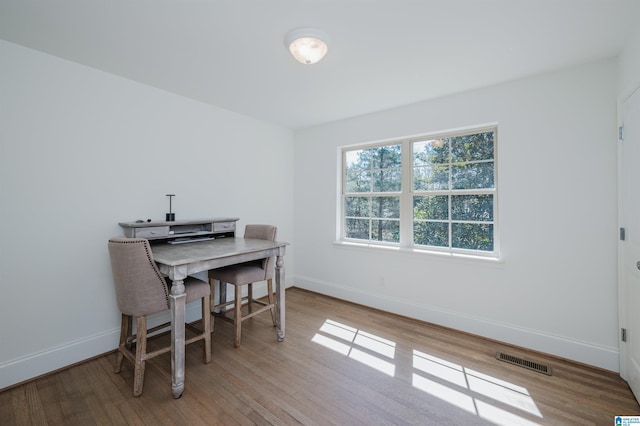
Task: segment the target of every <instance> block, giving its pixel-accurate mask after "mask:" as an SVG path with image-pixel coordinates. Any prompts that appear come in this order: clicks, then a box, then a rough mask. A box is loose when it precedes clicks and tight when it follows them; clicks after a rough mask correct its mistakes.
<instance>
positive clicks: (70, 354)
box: [0, 302, 201, 390]
mask: <svg viewBox="0 0 640 426" xmlns="http://www.w3.org/2000/svg"><path fill="white" fill-rule="evenodd" d="M200 306H201V305H200V302H192V303H190V304H188V305H187V309H186V312H185V317H186V319H187V322H191V321H196V320H197V319H200V317H201V313H200V309H201V308H200ZM169 320H170V317H169V312H168V311H167V312H163V313H162V314H156V315H150V316H149V318H148V319H147V321H148V324H149V327H153V326H155V325H158V324H162V323H164V322H167V321H169ZM119 337H120V325H119V324H118V326H117V327H115V328H112V329H109V330H106V331H103V332H101V333H97V334H94V335H92V336H87V337H85V338H82V339H77V340H74V341H72V342H68V343H65V344H63V345H59V346H55V347H52V348H48V349H45V350H42V351H39V352H35V353H31V354H28V355H25V356H22V357H19V358H15V359H12V360H9V361H6V362H3V363H2V364H0V390H2V389H4V388H7V387H9V386H13V385H15V384H17V383H21V382H24V381H28V380H30V379H33V378H34V377H38V376H41V375H43V374H46V373H49V372H52V371H55V370H59V369H61V368H64V367H67V366H69V365H72V364H75V363H78V362H82V361H84V360H87V359H89V358H92V357H94V356H98V355H101V354H104V353H107V352H110V351H113V350H115V349H116V348H117V347H118V340H119ZM114 360H115V358H114Z"/></svg>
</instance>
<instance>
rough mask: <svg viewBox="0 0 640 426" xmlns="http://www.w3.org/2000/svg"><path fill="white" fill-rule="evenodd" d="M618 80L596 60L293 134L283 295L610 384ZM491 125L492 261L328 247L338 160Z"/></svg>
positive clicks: (611, 64) (614, 364)
mask: <svg viewBox="0 0 640 426" xmlns="http://www.w3.org/2000/svg"><path fill="white" fill-rule="evenodd" d="M616 72H617V67H616V62H615V60H607V61H603V62H598V63H593V64H589V65H584V66H580V67H577V68H573V69H568V70H563V71H559V72H554V73H549V74H544V75H540V76H536V77H532V78H528V79H525V80H520V81H514V82H511V83H507V84H501V85H498V86H494V87H490V88H486V89H482V90H476V91H472V92H467V93H463V94H459V95H456V96H450V97H446V98H443V99H438V100H434V101H430V102H424V103H419V104H415V105H409V106H406V107H402V108H398V109H394V110H389V111H385V112H381V113H377V114H370V115H366V116H362V117H358V118H354V119H350V120H345V121H341V122H336V123H331V124H328V125H324V126H319V127H316V128H311V129H306V130H301V131H297V132H296V135H295V138H296V143H295V160H296V168H295V181H296V183H295V197H294V199H295V210H294V217H295V230H296V234H295V240H294V245H295V246H296V253H297V255H296V277H295V284H296V285H297V286H299V287H303V288H307V289H310V290H314V291H318V292H321V293H325V294H329V295H332V296H335V297H339V298H343V299H347V300H351V301H355V302H357V303H361V304H365V305H370V306H374V307H377V308H380V309H383V310H386V311H391V312H395V313H398V314H402V315H406V316H409V317H414V318H418V319H422V320H426V321H430V322H434V323H437V324H441V325H444V326H448V327H453V328H456V329H460V330H464V331H467V332H471V333H475V334H478V335H482V336H486V337H489V338H493V339H497V340H500V341H505V342H510V343H513V344H516V345H520V346H524V347H528V348H531V349H534V350H539V351H543V352H546V353H551V354H555V355H559V356H562V357H566V358H569V359H573V360H577V361H580V362H584V363H587V364H592V365H595V366H599V367H602V368H606V369H609V370H613V371H618V369H619V363H618V343H617V299H616V294H617V293H616V291H617V287H616V236H617V234H616V215H617V213H616V81H617V75H616ZM490 122H497V123H498V191H499V226H500V243H501V244H500V245H501V253H502V256H501V262H490V261H481V260H477V261H474V260H461V259H453V258H448V257H442V256H437V255H428V254H414V253H402V252H394V251H389V250H374V249H366V248H347V247H344V246H340V245H336V244H334V239H335V235H336V231H335V229H336V216H337V215H336V188H337V186H338V181H337V177H338V174H339V171H338V170H339V161H338V147H340V146H344V145H351V144H358V143H364V142H369V141H377V140H384V139H388V138H394V137H401V136H407V135H416V134H421V133H427V132H434V131H441V130H446V129H455V128H459V127H466V126H470V125H477V124H484V123H490ZM328 315H329V316H330V315H331V314H328ZM356 326H361V327H362V328H363V329H364V330H365V331H366V324H360V325H356Z"/></svg>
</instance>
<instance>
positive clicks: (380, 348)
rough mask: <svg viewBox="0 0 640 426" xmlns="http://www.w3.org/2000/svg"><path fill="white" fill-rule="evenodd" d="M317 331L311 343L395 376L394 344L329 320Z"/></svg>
mask: <svg viewBox="0 0 640 426" xmlns="http://www.w3.org/2000/svg"><path fill="white" fill-rule="evenodd" d="M318 331H319V332H318V333H316V335H315V336H313V338H312V339H311V341H312V342H314V343H317V344H319V345H322V346H324V347H326V348H328V349H331V350H333V351H336V352H338V353H340V354H342V355H345V356H348V357H349V358H352V359H354V360H356V361H359V362H361V363H363V364H365V365H367V366H369V367H371V368H373V369H375V370H378V371H380V372H381V373H384V374H386V375H388V376H391V377H393V376H394V375H395V368H396V367H395V363H394V362H393V359H394V357H395V351H396V344H395V342H392V341H390V340H386V339H383V338H382V337H379V336H376V335H374V334H371V333H367V332H364V331H361V330H359V329H357V328H353V327H350V326H348V325H346V324H342V323H339V322H337V321H333V320H330V319H328V320H326V321H325V322H324V324H322V327H320V329H319V330H318Z"/></svg>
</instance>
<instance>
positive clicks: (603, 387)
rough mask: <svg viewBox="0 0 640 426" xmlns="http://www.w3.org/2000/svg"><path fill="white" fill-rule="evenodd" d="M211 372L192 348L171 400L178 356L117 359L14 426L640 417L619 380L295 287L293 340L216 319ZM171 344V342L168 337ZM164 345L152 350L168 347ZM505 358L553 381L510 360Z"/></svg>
mask: <svg viewBox="0 0 640 426" xmlns="http://www.w3.org/2000/svg"><path fill="white" fill-rule="evenodd" d="M212 337H213V338H212V341H213V342H212V358H213V359H212V362H211V363H209V364H204V363H203V362H202V346H201V345H200V344H194V345H189V346H188V347H187V348H186V366H185V368H186V370H185V376H186V382H185V384H186V388H185V392H184V394H183V396H182V398H180V399H177V400H176V399H173V397H172V395H171V386H170V383H171V367H170V357H169V354H164V355H162V356H159V357H157V358H155V359H152V360H151V361H149V362H148V363H147V368H146V373H145V382H144V391H143V394H142V395H141V396H140V397H138V398H135V397H133V396H132V389H133V366H132V365H131V364H130V363H129V362H128V361H125V362H124V364H123V368H122V371H121V373H120V374H114V373H113V365H114V359H115V356H114V355H113V354H109V355H106V356H103V357H99V358H97V359H93V360H90V361H88V362H86V363H83V364H79V365H75V366H73V367H70V368H69V369H66V370H62V371H59V372H57V373H55V374H51V375H49V376H46V377H42V378H39V379H37V380H35V381H33V382H30V383H27V384H23V385H21V386H17V387H15V388H12V389H8V390H6V391H4V392H0V423H1V424H2V425H5V424H6V425H22V424H49V425H83V426H84V425H91V424H100V425H122V424H127V425H184V424H189V425H225V426H227V425H231V426H233V425H239V426H248V425H312V426H313V425H346V424H348V425H350V426H351V425H389V424H394V425H415V424H420V425H443V424H447V425H495V424H498V425H513V424H524V425H598V426H599V425H606V424H613V418H614V416H615V415H638V414H640V406H639V405H638V402H637V401H636V400H635V398H634V397H633V395H632V394H631V392H630V390H629V388H628V386H627V384H626V383H625V382H624V381H623V380H622V379H621V378H620V377H619V376H618V375H617V374H615V373H613V372H609V371H604V370H601V369H597V368H592V367H589V366H585V365H581V364H578V363H574V362H570V361H567V360H563V359H559V358H556V357H553V356H550V355H546V354H541V353H536V352H531V351H528V350H525V349H522V348H518V347H514V346H510V345H506V344H503V343H500V342H495V341H491V340H487V339H483V338H479V337H477V336H473V335H469V334H466V333H461V332H456V331H453V330H450V329H446V328H443V327H439V326H436V325H432V324H428V323H424V322H420V321H416V320H412V319H408V318H403V317H400V316H396V315H391V314H388V313H384V312H380V311H377V310H375V309H371V308H367V307H363V306H358V305H354V304H352V303H348V302H344V301H340V300H337V299H333V298H330V297H326V296H322V295H318V294H315V293H311V292H308V291H304V290H300V289H296V288H292V289H288V290H287V336H286V339H285V341H284V342H277V341H276V335H275V328H274V327H273V325H272V324H271V319H270V316H269V315H268V314H265V315H264V316H263V315H258V316H256V317H254V318H252V319H251V320H248V321H245V322H244V323H243V327H242V346H240V347H239V348H234V347H233V328H232V326H231V324H229V323H226V322H224V321H215V331H214V333H213V336H212ZM163 339H164V340H163ZM168 339H169V336H168V335H164V336H161V337H159V338H158V340H157V341H156V342H155V343H152V344H164V343H166V342H168ZM498 351H501V352H504V353H508V354H511V355H514V356H518V357H522V358H525V359H530V360H533V361H535V362H539V363H542V364H545V365H548V366H549V367H551V369H552V375H551V376H547V375H544V374H540V373H538V372H535V371H531V370H528V369H525V368H521V367H518V366H514V365H511V364H508V363H504V362H502V361H499V360H497V359H496V358H495V355H496V352H498Z"/></svg>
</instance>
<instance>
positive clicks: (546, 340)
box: [294, 276, 620, 372]
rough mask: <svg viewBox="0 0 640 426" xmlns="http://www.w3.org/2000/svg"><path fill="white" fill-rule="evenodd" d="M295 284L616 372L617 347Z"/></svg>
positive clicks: (316, 283)
mask: <svg viewBox="0 0 640 426" xmlns="http://www.w3.org/2000/svg"><path fill="white" fill-rule="evenodd" d="M294 282H295V286H296V287H299V288H302V289H306V290H310V291H314V292H317V293H321V294H326V295H328V296H332V297H336V298H339V299H343V300H347V301H350V302H354V303H358V304H361V305H365V306H370V307H373V308H376V309H380V310H383V311H387V312H391V313H394V314H398V315H402V316H406V317H410V318H415V319H418V320H421V321H425V322H429V323H433V324H437V325H441V326H444V327H449V328H452V329H456V330H460V331H464V332H467V333H471V334H475V335H478V336H482V337H486V338H488V339H493V340H497V341H500V342H505V343H508V344H512V345H516V346H520V347H523V348H527V349H531V350H535V351H539V352H543V353H547V354H550V355H554V356H558V357H562V358H566V359H570V360H573V361H577V362H580V363H583V364H588V365H592V366H595V367H599V368H603V369H606V370H610V371H613V372H619V371H620V359H619V356H620V353H619V349H618V348H617V347H606V346H601V345H596V344H592V343H589V342H583V341H579V340H576V339H571V338H567V337H564V336H558V335H554V334H550V333H547V332H544V331H538V330H532V329H526V328H522V327H517V326H514V325H512V324H505V323H499V322H495V321H490V320H487V319H486V318H479V317H475V316H472V315H467V314H464V313H460V312H453V311H449V310H445V309H441V308H437V307H434V306H429V305H426V304H422V303H416V302H415V301H411V300H406V299H400V298H394V297H389V296H388V295H384V296H380V295H379V294H377V293H372V292H368V291H363V290H359V289H354V288H350V287H345V286H341V285H337V284H334V283H329V282H323V281H320V280H316V279H313V278H309V277H303V276H296V277H295V279H294Z"/></svg>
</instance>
